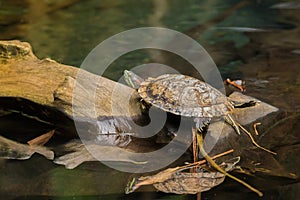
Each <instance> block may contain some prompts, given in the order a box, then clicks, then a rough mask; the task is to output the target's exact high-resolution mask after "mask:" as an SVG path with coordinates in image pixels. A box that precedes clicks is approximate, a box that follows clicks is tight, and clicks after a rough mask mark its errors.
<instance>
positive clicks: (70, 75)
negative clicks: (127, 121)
mask: <svg viewBox="0 0 300 200" xmlns="http://www.w3.org/2000/svg"><path fill="white" fill-rule="evenodd" d="M78 72H79V69H78V68H75V67H72V66H68V65H63V64H60V63H57V62H55V61H54V60H51V59H43V60H40V59H38V58H37V57H36V56H35V55H34V54H33V52H32V49H31V46H30V45H29V44H28V43H25V42H20V41H0V109H1V110H19V111H22V112H24V113H26V109H27V110H28V109H29V108H28V107H30V106H31V107H32V106H33V104H34V105H36V104H37V105H41V106H43V107H44V108H48V109H47V110H46V111H44V113H40V115H44V116H40V118H41V119H43V120H45V121H50V122H51V121H53V120H54V119H55V118H57V117H58V116H53V112H52V111H53V110H56V111H57V110H58V111H60V112H61V113H62V114H64V115H66V116H67V117H69V118H71V119H72V118H73V117H74V116H78V117H86V118H90V117H99V116H127V117H134V116H138V115H140V114H141V112H140V109H139V106H138V105H139V104H138V102H135V101H134V100H132V99H130V98H129V99H128V97H130V96H131V95H133V97H134V95H136V94H135V93H134V90H133V89H131V88H129V87H127V86H125V85H122V84H119V83H117V82H114V81H111V80H109V79H107V78H104V77H101V76H97V75H95V74H92V73H89V72H86V71H81V72H82V73H81V81H80V85H76V86H77V87H78V88H80V89H78V90H79V91H80V90H82V92H77V93H76V96H74V95H73V89H74V84H75V82H76V80H77V74H78ZM95 85H97V90H96V91H92V89H93V87H92V86H95ZM116 88H117V89H118V90H120V91H122V92H121V93H116V92H115V93H114V92H113V91H114V90H116ZM94 94H95V97H94V96H93V95H94ZM73 98H74V99H73ZM126 99H127V100H128V104H127V103H124V100H126ZM133 99H134V98H133ZM26 100H29V101H30V103H31V104H29V105H30V106H28V107H27V108H26V109H25V108H22V106H21V105H23V104H25V102H26ZM72 100H73V102H72ZM12 101H14V103H12ZM74 102H75V105H74ZM93 104H95V110H96V116H93V115H92V114H91V113H90V110H91V106H93ZM72 105H73V106H76V107H79V108H82V109H80V111H78V112H76V113H75V112H74V110H72ZM112 105H113V106H112ZM112 107H113V109H114V110H113V113H112ZM128 107H129V108H131V109H129V110H128ZM93 109H94V108H93ZM77 110H79V109H77ZM27 112H28V111H27ZM26 114H27V113H26ZM36 114H37V113H36ZM54 121H55V120H54Z"/></svg>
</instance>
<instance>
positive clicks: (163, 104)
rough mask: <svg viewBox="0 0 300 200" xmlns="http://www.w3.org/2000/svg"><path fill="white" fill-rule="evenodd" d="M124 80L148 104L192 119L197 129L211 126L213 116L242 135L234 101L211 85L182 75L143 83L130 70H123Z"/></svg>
mask: <svg viewBox="0 0 300 200" xmlns="http://www.w3.org/2000/svg"><path fill="white" fill-rule="evenodd" d="M124 80H125V81H126V83H127V84H128V85H129V86H131V87H132V88H134V89H136V90H137V91H138V94H139V96H140V97H141V98H142V99H143V101H144V102H146V104H150V105H152V106H155V107H157V108H159V109H162V110H164V111H166V112H169V113H173V114H175V115H180V116H184V117H193V118H194V119H195V120H194V121H195V122H196V128H197V129H198V130H202V127H204V126H205V125H207V124H209V122H210V121H211V119H212V118H213V117H225V121H226V122H228V123H229V124H230V125H232V126H233V128H234V129H235V131H236V132H237V133H238V134H240V129H239V127H238V125H237V123H236V122H235V120H234V119H233V117H232V116H231V114H230V113H231V112H232V110H233V109H234V102H232V101H231V100H230V99H229V98H228V97H227V96H226V95H224V94H223V93H221V92H220V91H219V90H217V89H215V88H214V87H212V86H211V85H209V84H208V83H205V82H203V81H201V80H198V79H196V78H194V77H191V76H187V75H183V74H163V75H160V76H158V77H156V78H152V77H149V78H147V79H146V80H144V79H143V78H141V77H139V76H138V75H136V74H135V73H133V72H132V71H128V70H125V71H124Z"/></svg>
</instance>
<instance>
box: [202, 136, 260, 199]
mask: <svg viewBox="0 0 300 200" xmlns="http://www.w3.org/2000/svg"><path fill="white" fill-rule="evenodd" d="M197 141H198V145H199V149H200V152H201V154H202V155H203V157H204V158H205V159H206V160H207V161H208V162H209V163H210V164H211V165H212V166H213V167H214V168H215V169H216V170H218V171H219V172H221V173H223V174H224V175H226V176H228V177H229V178H231V179H233V180H235V181H237V182H239V183H240V184H242V185H244V186H245V187H247V188H249V189H250V190H252V191H253V192H255V193H256V194H258V196H260V197H262V196H263V193H262V192H261V191H259V190H258V189H256V188H254V187H252V186H251V185H249V184H248V183H246V182H244V181H242V180H240V179H238V178H236V177H235V176H233V175H231V174H229V173H227V172H226V171H225V170H224V169H222V168H221V167H220V166H219V165H218V164H217V163H215V161H214V160H213V159H212V158H211V157H210V156H209V155H208V154H207V153H206V151H205V149H204V147H203V137H202V134H197Z"/></svg>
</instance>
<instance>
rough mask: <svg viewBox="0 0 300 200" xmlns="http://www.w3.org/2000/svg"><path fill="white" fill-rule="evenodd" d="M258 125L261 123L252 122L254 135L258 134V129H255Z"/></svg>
mask: <svg viewBox="0 0 300 200" xmlns="http://www.w3.org/2000/svg"><path fill="white" fill-rule="evenodd" d="M258 125H261V123H260V122H257V123H254V124H253V129H254V132H255V135H258V131H257V126H258Z"/></svg>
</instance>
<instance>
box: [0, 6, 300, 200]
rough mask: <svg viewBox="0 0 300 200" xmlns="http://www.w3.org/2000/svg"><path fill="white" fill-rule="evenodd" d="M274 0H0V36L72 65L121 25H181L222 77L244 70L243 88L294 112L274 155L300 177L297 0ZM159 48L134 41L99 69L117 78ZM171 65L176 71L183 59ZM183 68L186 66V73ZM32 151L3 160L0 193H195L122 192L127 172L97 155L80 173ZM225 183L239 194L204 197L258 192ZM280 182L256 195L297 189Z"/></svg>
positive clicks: (282, 195)
mask: <svg viewBox="0 0 300 200" xmlns="http://www.w3.org/2000/svg"><path fill="white" fill-rule="evenodd" d="M282 2H286V1H275V0H266V1H262V0H257V1H237V0H231V1H226V3H224V1H221V0H215V1H208V0H205V1H198V0H187V1H181V0H172V1H171V0H166V1H160V0H152V1H146V0H119V1H109V0H104V1H97V0H89V1H83V0H81V1H80V0H65V1H57V2H56V1H39V3H37V2H36V1H33V0H27V1H18V0H14V1H4V0H0V39H1V40H11V39H18V40H22V41H27V42H29V43H30V44H31V45H32V47H33V50H34V52H35V54H36V55H37V56H38V57H39V58H46V57H50V58H52V59H54V60H57V61H58V62H61V63H64V64H68V65H73V66H77V67H79V66H80V65H81V63H82V61H83V60H84V58H85V57H86V56H87V54H88V53H89V52H90V51H91V50H92V49H93V48H94V47H95V46H96V45H98V44H99V43H101V42H102V41H104V40H105V39H107V38H108V37H110V36H113V35H115V34H117V33H119V32H121V31H125V30H128V29H132V28H138V27H143V26H159V27H166V28H171V29H174V30H177V31H180V32H183V33H186V34H188V35H189V36H191V37H193V38H194V39H195V40H197V41H198V42H199V43H200V44H201V45H203V47H204V48H205V49H206V50H207V51H208V53H209V54H210V55H211V57H212V58H213V60H214V61H215V63H216V64H217V66H218V67H219V70H220V72H221V75H222V77H223V78H224V79H225V78H227V77H230V78H233V79H235V78H242V79H244V80H245V81H246V84H247V91H246V94H247V95H250V96H254V97H256V98H258V99H261V100H264V101H266V102H267V103H269V104H271V105H274V106H277V107H278V108H280V109H281V110H282V111H283V113H286V114H285V115H286V116H296V117H294V118H292V121H293V122H294V123H292V122H291V120H286V121H284V122H283V123H282V124H281V127H279V128H274V129H273V131H274V132H276V131H283V130H289V131H290V135H292V136H293V137H291V138H292V139H291V140H288V139H286V140H287V142H286V143H285V144H289V145H287V146H288V147H286V152H289V153H287V154H284V155H285V156H286V157H280V158H277V159H278V160H281V161H282V162H283V166H284V167H286V168H287V169H288V170H290V171H292V172H293V173H296V174H297V175H298V177H299V172H297V169H298V167H299V164H300V163H299V158H298V156H297V152H298V153H299V151H300V147H299V142H300V139H299V134H297V133H296V132H295V129H296V128H297V124H298V123H297V122H299V120H298V119H299V117H297V115H298V114H299V110H300V106H299V105H300V87H299V85H300V76H299V74H300V73H299V63H300V54H299V51H300V40H299V35H300V29H299V22H300V17H299V16H300V15H299V14H300V10H299V6H295V4H293V6H290V7H289V6H285V7H282V4H281V6H274V5H275V4H278V3H282ZM272 6H273V7H272ZM271 7H272V8H271ZM157 53H161V52H160V51H157V50H152V51H145V50H141V51H135V52H132V53H129V54H126V55H124V56H122V57H121V58H119V59H117V60H116V61H115V62H114V63H113V64H112V65H111V67H110V68H109V70H107V71H106V72H105V74H104V75H105V76H106V77H108V78H111V79H114V80H118V79H119V78H120V76H121V75H122V71H123V70H124V69H125V67H134V66H137V65H140V64H144V63H148V62H151V61H153V60H155V57H153V55H155V54H157ZM176 63H177V62H176ZM176 63H175V64H174V62H170V63H167V64H170V65H172V64H174V66H175V65H176ZM180 63H184V61H182V60H181V62H180ZM176 68H177V69H179V70H184V65H178V66H176ZM189 73H191V75H192V73H193V72H189ZM291 124H292V125H293V126H292V128H291V127H290V126H291ZM293 131H294V132H293ZM292 141H293V142H292ZM292 144H293V145H292ZM282 151H283V150H282ZM283 152H284V151H283ZM39 159H41V158H34V159H32V160H30V161H25V162H24V163H23V162H22V163H21V165H18V164H16V162H15V161H12V162H11V161H9V162H6V161H1V163H0V164H1V173H3V172H4V173H3V174H5V176H3V177H4V179H1V181H0V182H1V189H0V194H1V195H3V196H9V197H12V198H14V197H16V198H17V199H41V198H42V197H43V198H45V199H48V198H50V199H139V198H142V197H143V198H147V199H195V198H196V197H195V196H189V195H188V196H185V195H165V194H161V193H151V192H145V193H139V194H133V195H129V196H124V195H123V189H124V186H125V184H126V182H127V178H128V176H129V174H123V173H120V172H117V171H114V170H111V169H109V168H107V167H105V166H102V165H101V164H96V166H97V167H98V168H100V169H98V171H96V172H95V171H93V170H94V168H97V167H92V169H91V170H92V172H90V173H87V174H85V173H84V170H86V169H84V170H83V169H81V168H79V169H76V170H74V171H68V170H65V169H63V167H57V166H56V165H53V164H52V163H50V162H46V163H45V164H44V165H43V166H40V165H38V166H34V165H35V164H37V163H39ZM11 174H14V175H13V176H11ZM105 174H110V175H114V176H105ZM85 176H91V177H89V178H86V177H85ZM79 179H80V180H84V181H79ZM32 180H36V181H32ZM67 180H68V181H67ZM17 182H20V183H22V184H24V185H26V187H25V188H24V186H23V185H22V187H21V185H19V184H17ZM35 182H36V183H35ZM228 182H229V183H227V185H230V184H231V185H232V184H233V188H234V189H232V188H229V187H226V186H224V188H225V189H228V188H229V190H231V191H235V192H237V191H239V192H237V195H235V192H230V191H229V192H226V191H225V190H224V188H223V189H222V186H221V187H220V188H217V189H216V190H212V191H210V192H208V193H204V194H203V199H230V198H234V199H242V198H243V199H246V198H247V199H255V198H257V197H256V196H255V195H253V194H252V193H247V192H245V190H243V189H241V186H238V185H236V184H234V183H232V182H230V181H228ZM274 182H276V181H274ZM34 183H35V184H34ZM116 183H118V184H116ZM278 185H285V182H284V183H282V184H277V185H276V186H274V188H269V189H268V190H267V191H266V195H265V197H264V199H296V198H297V197H298V198H299V196H300V194H299V192H298V191H299V187H300V186H299V183H298V184H292V185H286V186H282V187H278ZM148 189H149V188H148ZM146 190H147V189H146ZM149 190H153V189H151V188H150V189H149ZM96 191H97V192H96ZM95 194H97V196H95ZM99 194H102V195H100V196H99Z"/></svg>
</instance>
